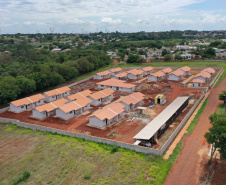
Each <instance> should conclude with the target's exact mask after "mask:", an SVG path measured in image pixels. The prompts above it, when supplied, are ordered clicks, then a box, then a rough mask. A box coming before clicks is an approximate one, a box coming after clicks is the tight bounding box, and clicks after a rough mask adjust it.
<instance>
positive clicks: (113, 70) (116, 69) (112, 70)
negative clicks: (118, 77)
mask: <svg viewBox="0 0 226 185" xmlns="http://www.w3.org/2000/svg"><path fill="white" fill-rule="evenodd" d="M109 71H111V72H113V73H114V72H118V71H122V69H121V68H120V67H117V68H113V69H110V70H109Z"/></svg>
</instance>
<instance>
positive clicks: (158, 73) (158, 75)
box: [150, 71, 165, 77]
mask: <svg viewBox="0 0 226 185" xmlns="http://www.w3.org/2000/svg"><path fill="white" fill-rule="evenodd" d="M164 75H165V73H163V72H162V71H158V72H155V73H153V74H151V75H150V76H154V77H162V76H164Z"/></svg>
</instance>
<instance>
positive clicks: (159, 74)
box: [148, 71, 165, 82]
mask: <svg viewBox="0 0 226 185" xmlns="http://www.w3.org/2000/svg"><path fill="white" fill-rule="evenodd" d="M164 76H165V73H163V72H162V71H158V72H156V73H153V74H151V75H150V76H149V77H148V81H149V82H157V81H159V80H162V79H163V78H164Z"/></svg>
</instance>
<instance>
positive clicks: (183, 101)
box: [133, 96, 189, 140]
mask: <svg viewBox="0 0 226 185" xmlns="http://www.w3.org/2000/svg"><path fill="white" fill-rule="evenodd" d="M188 99H189V96H181V97H177V98H176V99H175V100H174V101H173V102H172V103H171V104H170V105H169V106H168V107H167V108H165V109H164V110H163V111H162V112H161V113H160V114H159V115H158V116H157V117H155V118H154V119H153V120H152V121H151V122H150V123H149V124H148V125H146V126H145V127H144V128H143V129H142V130H141V131H140V132H139V133H138V134H137V135H135V136H134V137H133V138H134V139H137V140H150V139H151V138H152V137H153V136H154V135H155V134H156V133H157V135H158V136H160V135H161V134H162V133H163V131H165V129H166V128H168V126H169V125H170V124H171V123H172V122H173V120H174V119H175V118H176V117H177V116H178V115H179V114H180V112H182V110H183V109H184V108H185V107H186V106H187V105H188Z"/></svg>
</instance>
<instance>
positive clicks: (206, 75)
mask: <svg viewBox="0 0 226 185" xmlns="http://www.w3.org/2000/svg"><path fill="white" fill-rule="evenodd" d="M215 72H216V71H215V70H214V69H213V68H211V67H208V68H206V69H203V70H202V71H201V72H200V73H198V74H197V75H196V76H195V78H194V79H193V80H192V82H193V86H194V87H200V86H202V84H203V83H207V82H209V81H210V79H211V77H212V76H214V74H215Z"/></svg>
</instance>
